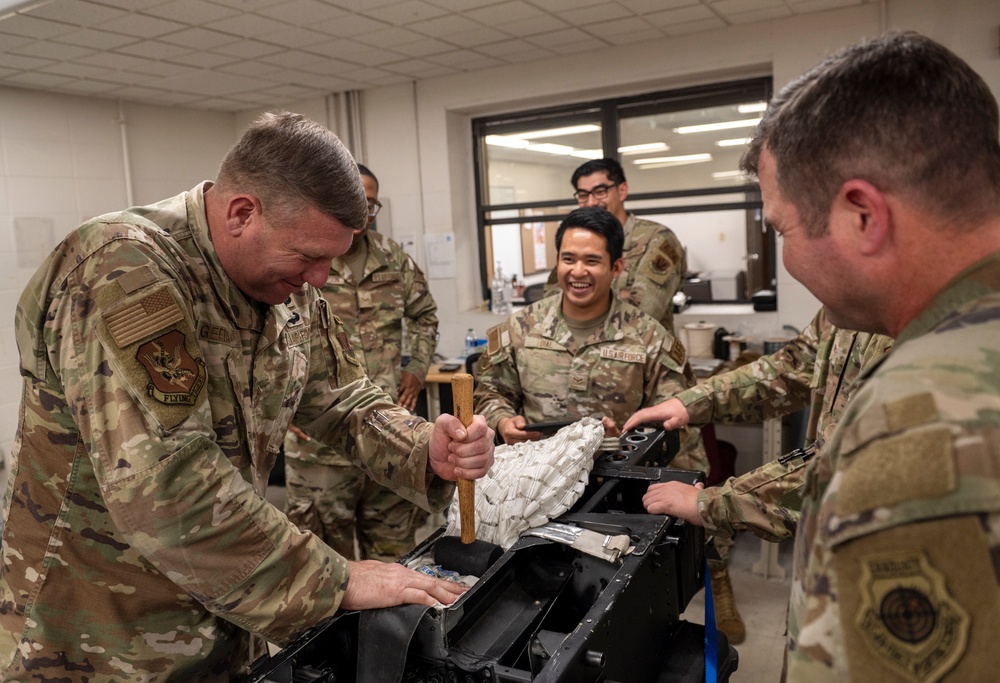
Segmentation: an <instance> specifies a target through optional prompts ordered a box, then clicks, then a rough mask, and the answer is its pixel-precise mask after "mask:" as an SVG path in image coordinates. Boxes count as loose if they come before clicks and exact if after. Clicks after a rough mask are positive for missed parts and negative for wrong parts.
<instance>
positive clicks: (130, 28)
mask: <svg viewBox="0 0 1000 683" xmlns="http://www.w3.org/2000/svg"><path fill="white" fill-rule="evenodd" d="M101 28H102V29H104V30H106V31H113V32H115V33H122V34H124V35H127V36H132V37H133V38H156V37H157V36H162V35H164V34H165V33H172V32H174V31H178V30H180V29H183V28H185V25H184V24H182V23H179V22H176V21H168V20H167V19H161V18H160V17H147V16H145V15H142V14H126V15H123V16H121V17H118V18H116V19H112V20H111V21H107V22H105V23H103V24H101Z"/></svg>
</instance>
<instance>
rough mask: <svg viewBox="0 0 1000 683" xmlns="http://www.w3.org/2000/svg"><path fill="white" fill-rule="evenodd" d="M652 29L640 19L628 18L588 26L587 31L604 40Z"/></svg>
mask: <svg viewBox="0 0 1000 683" xmlns="http://www.w3.org/2000/svg"><path fill="white" fill-rule="evenodd" d="M651 28H653V27H652V26H651V25H650V24H649V22H647V21H645V20H643V19H640V18H639V17H630V18H628V19H618V20H617V21H608V22H604V23H600V24H594V25H593V26H588V27H587V31H588V32H589V33H593V34H594V35H597V36H601V37H602V38H605V37H607V36H620V35H627V34H630V33H642V32H644V31H648V30H649V29H651Z"/></svg>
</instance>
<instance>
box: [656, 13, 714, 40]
mask: <svg viewBox="0 0 1000 683" xmlns="http://www.w3.org/2000/svg"><path fill="white" fill-rule="evenodd" d="M724 26H726V23H725V22H724V21H723V20H722V19H720V18H718V17H709V18H707V19H700V20H697V21H688V22H682V23H677V24H665V25H663V26H660V27H659V28H660V30H661V31H663V32H664V33H666V34H667V35H668V36H683V35H686V34H689V33H698V32H700V31H711V30H713V29H718V28H723V27H724Z"/></svg>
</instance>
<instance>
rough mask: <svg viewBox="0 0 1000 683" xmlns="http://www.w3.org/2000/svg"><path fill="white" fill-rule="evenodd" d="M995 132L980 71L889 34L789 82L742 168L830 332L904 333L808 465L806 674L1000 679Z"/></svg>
mask: <svg viewBox="0 0 1000 683" xmlns="http://www.w3.org/2000/svg"><path fill="white" fill-rule="evenodd" d="M998 129H1000V113H998V108H997V102H996V99H995V98H994V97H993V95H992V94H991V93H990V90H989V87H988V86H987V85H986V83H985V82H984V81H983V79H982V78H981V77H980V76H979V75H978V74H976V73H975V72H974V71H973V70H972V69H971V68H970V67H969V65H968V64H966V63H965V62H963V61H962V60H961V59H959V58H958V57H957V56H956V55H955V54H953V53H952V52H950V51H949V50H947V49H946V48H944V47H943V46H941V45H939V44H937V43H935V42H934V41H932V40H930V39H928V38H925V37H923V36H920V35H918V34H915V33H902V34H900V33H891V34H888V35H886V36H884V37H882V38H879V39H876V40H874V41H871V42H867V43H861V44H859V45H854V46H852V47H849V48H846V49H845V50H842V51H840V52H838V53H836V54H834V55H833V56H831V57H829V58H828V59H826V60H825V61H824V62H822V63H821V64H820V65H819V66H817V67H815V68H813V69H812V70H810V71H809V72H807V73H806V74H805V75H803V76H801V77H800V78H798V79H797V80H795V81H794V82H792V83H791V84H789V85H788V86H786V87H785V88H784V89H783V90H782V91H781V92H780V93H779V94H778V95H777V97H776V98H775V99H774V100H773V101H772V102H771V104H770V106H769V107H768V110H767V112H766V113H765V115H764V118H763V119H762V121H761V123H760V125H759V126H758V129H757V132H756V134H755V136H754V138H753V140H752V141H751V143H750V146H749V148H748V150H747V153H746V155H745V156H744V159H743V161H742V164H741V166H742V168H743V170H744V171H746V172H748V173H753V174H756V175H757V177H758V178H759V180H760V187H761V196H762V199H763V202H764V218H765V220H766V221H767V223H768V224H769V225H771V226H773V227H774V229H775V230H777V232H778V233H779V234H780V235H781V236H782V238H783V241H784V249H783V255H784V259H785V265H786V266H787V268H788V271H789V273H791V274H792V276H793V277H796V278H798V279H800V280H801V281H802V282H803V283H804V284H805V285H806V286H807V287H808V288H809V289H810V291H812V292H813V294H815V295H816V296H817V297H818V298H819V299H820V301H822V302H823V304H824V305H825V306H826V309H827V313H828V315H829V317H830V321H831V322H832V323H834V324H835V325H838V326H841V327H849V328H851V329H858V330H865V331H871V332H877V333H880V334H886V335H890V336H892V337H893V338H895V345H894V347H893V351H892V353H891V354H890V355H889V356H888V357H887V358H886V359H885V360H884V361H883V362H882V363H881V364H878V365H876V366H875V367H873V368H866V369H865V371H864V373H862V375H861V377H860V379H859V382H860V383H861V385H860V387H859V388H858V389H857V390H856V391H855V393H854V395H853V397H852V398H851V402H850V405H848V406H847V408H846V410H845V411H844V414H843V416H842V418H841V420H840V423H839V424H838V425H837V427H836V429H835V430H834V432H833V434H832V435H831V436H830V438H829V440H828V441H827V443H826V445H825V447H824V448H823V450H822V451H821V452H820V454H819V455H818V456H817V457H816V458H814V459H813V460H812V461H811V462H810V465H809V466H808V468H807V470H806V481H805V484H804V485H803V489H802V490H803V502H802V515H801V518H800V521H799V526H798V530H797V532H796V538H795V550H794V562H793V577H792V598H791V604H790V608H789V622H788V649H787V666H788V668H787V673H788V678H789V679H790V680H792V681H810V682H813V681H842V680H859V681H861V680H864V681H888V680H906V681H930V682H936V681H941V680H945V679H948V680H956V681H971V680H992V679H993V678H995V673H994V671H995V668H996V654H995V636H996V633H997V630H998V629H1000V588H998V587H1000V580H998V576H1000V570H998V566H1000V565H998V561H997V559H996V558H997V557H998V556H1000V533H998V531H997V530H998V529H1000V474H998V473H1000V382H998V381H997V380H996V377H997V368H998V367H1000V136H998Z"/></svg>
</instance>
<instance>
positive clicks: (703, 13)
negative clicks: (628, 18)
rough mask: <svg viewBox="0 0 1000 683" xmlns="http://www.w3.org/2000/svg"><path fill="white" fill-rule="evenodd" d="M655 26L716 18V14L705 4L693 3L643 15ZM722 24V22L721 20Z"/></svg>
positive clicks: (667, 25)
mask: <svg viewBox="0 0 1000 683" xmlns="http://www.w3.org/2000/svg"><path fill="white" fill-rule="evenodd" d="M643 18H644V19H645V20H646V21H648V22H649V23H650V24H652V25H653V26H665V27H669V26H673V25H675V24H685V23H687V22H690V21H701V20H702V19H715V18H716V15H714V14H713V13H712V10H710V9H708V8H707V7H705V6H704V5H692V6H690V7H680V8H678V9H671V10H666V11H664V12H651V13H649V14H646V15H645V16H644V17H643ZM719 24H720V25H722V22H721V21H720V22H719Z"/></svg>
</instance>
